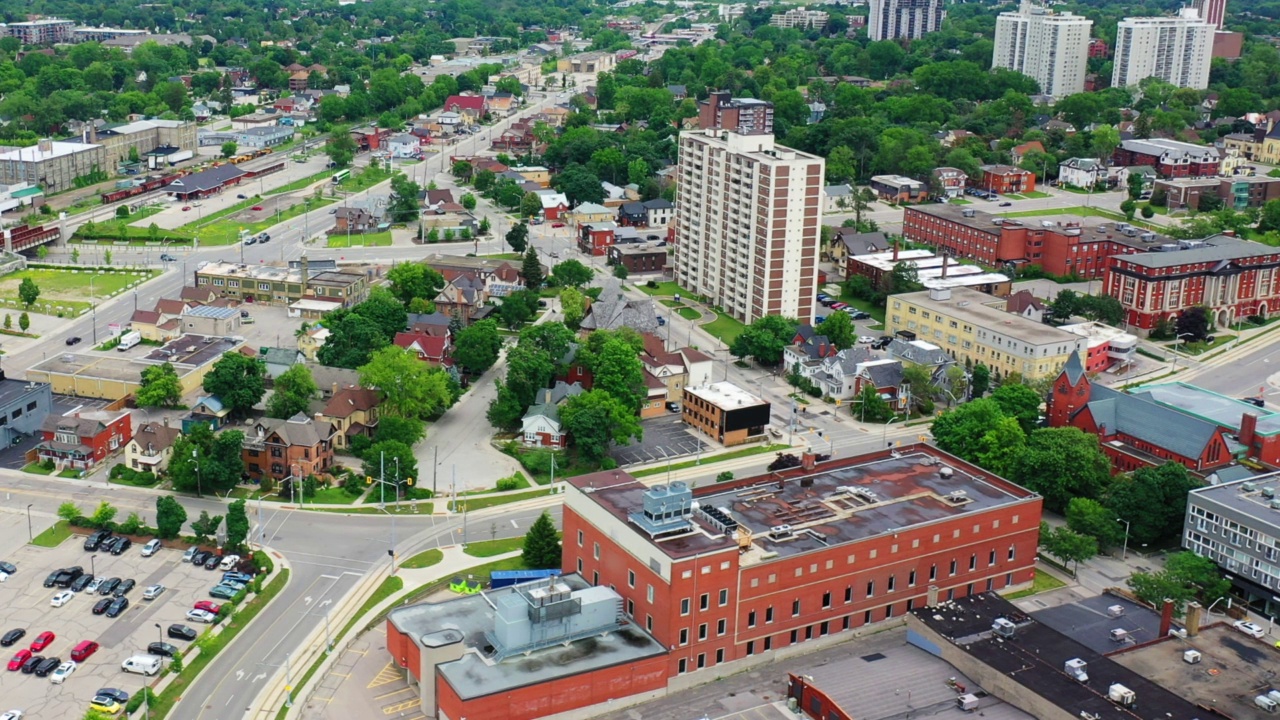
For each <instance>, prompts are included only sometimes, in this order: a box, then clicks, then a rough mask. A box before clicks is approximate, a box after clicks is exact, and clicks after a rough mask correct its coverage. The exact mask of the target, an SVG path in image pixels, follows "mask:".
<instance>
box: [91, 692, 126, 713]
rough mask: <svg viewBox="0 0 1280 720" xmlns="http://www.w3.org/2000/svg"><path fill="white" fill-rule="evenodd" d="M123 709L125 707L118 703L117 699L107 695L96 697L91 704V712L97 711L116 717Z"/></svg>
mask: <svg viewBox="0 0 1280 720" xmlns="http://www.w3.org/2000/svg"><path fill="white" fill-rule="evenodd" d="M123 707H124V706H123V705H122V704H120V703H118V702H116V700H115V698H111V697H107V696H106V695H96V696H94V698H93V700H92V701H90V702H89V709H90V710H97V711H98V712H100V713H104V714H106V715H115V714H116V713H119V712H120V710H121V709H122V708H123Z"/></svg>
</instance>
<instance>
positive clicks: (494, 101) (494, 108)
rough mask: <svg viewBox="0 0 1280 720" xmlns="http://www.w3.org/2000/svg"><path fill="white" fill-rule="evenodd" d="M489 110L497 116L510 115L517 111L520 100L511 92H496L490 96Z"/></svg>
mask: <svg viewBox="0 0 1280 720" xmlns="http://www.w3.org/2000/svg"><path fill="white" fill-rule="evenodd" d="M487 102H488V104H489V112H490V113H491V114H493V115H495V116H497V117H500V118H503V117H508V116H510V115H512V114H514V113H515V111H516V109H517V107H518V104H519V101H518V100H517V99H516V97H515V96H514V95H512V94H511V93H509V92H496V93H494V94H492V95H490V96H489V98H488V101H487Z"/></svg>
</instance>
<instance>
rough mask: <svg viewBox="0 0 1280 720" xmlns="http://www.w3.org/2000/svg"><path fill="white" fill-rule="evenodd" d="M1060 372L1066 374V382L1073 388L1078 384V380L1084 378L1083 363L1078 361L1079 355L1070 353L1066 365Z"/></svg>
mask: <svg viewBox="0 0 1280 720" xmlns="http://www.w3.org/2000/svg"><path fill="white" fill-rule="evenodd" d="M1062 372H1064V373H1066V374H1067V382H1069V383H1071V385H1072V386H1073V387H1074V386H1075V385H1076V384H1077V383H1079V382H1080V378H1082V377H1084V363H1083V362H1081V361H1080V353H1078V352H1073V353H1071V357H1069V358H1067V364H1066V365H1063V366H1062Z"/></svg>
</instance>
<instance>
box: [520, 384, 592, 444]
mask: <svg viewBox="0 0 1280 720" xmlns="http://www.w3.org/2000/svg"><path fill="white" fill-rule="evenodd" d="M583 392H586V390H585V389H584V388H583V387H582V386H581V385H579V384H578V383H573V384H571V385H570V384H567V383H563V382H557V383H556V385H555V387H553V388H551V389H549V390H540V391H538V397H537V399H536V400H535V402H534V404H533V405H530V406H529V409H528V410H526V411H525V413H524V417H522V418H520V430H521V433H522V434H523V439H524V444H525V445H530V446H534V447H549V448H564V447H568V445H569V434H568V433H567V432H565V431H564V430H563V429H562V428H561V426H560V405H561V404H563V403H564V401H565V400H567V399H569V398H571V397H573V396H574V395H578V394H581V393H583Z"/></svg>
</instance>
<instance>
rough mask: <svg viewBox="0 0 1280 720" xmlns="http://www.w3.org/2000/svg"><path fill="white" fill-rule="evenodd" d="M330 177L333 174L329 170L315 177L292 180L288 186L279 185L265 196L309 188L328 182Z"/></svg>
mask: <svg viewBox="0 0 1280 720" xmlns="http://www.w3.org/2000/svg"><path fill="white" fill-rule="evenodd" d="M332 177H333V172H332V171H330V170H325V171H324V172H318V173H316V174H315V175H312V176H311V177H304V178H302V179H300V180H294V181H293V182H291V183H289V184H288V185H281V186H280V187H278V188H276V189H275V190H270V191H268V192H267V195H279V194H281V193H287V192H293V191H295V190H301V189H303V188H307V187H311V186H312V185H315V184H316V183H318V182H321V181H324V180H328V179H330V178H332Z"/></svg>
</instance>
